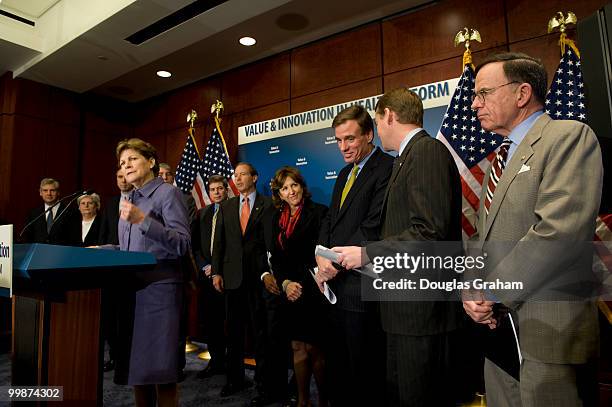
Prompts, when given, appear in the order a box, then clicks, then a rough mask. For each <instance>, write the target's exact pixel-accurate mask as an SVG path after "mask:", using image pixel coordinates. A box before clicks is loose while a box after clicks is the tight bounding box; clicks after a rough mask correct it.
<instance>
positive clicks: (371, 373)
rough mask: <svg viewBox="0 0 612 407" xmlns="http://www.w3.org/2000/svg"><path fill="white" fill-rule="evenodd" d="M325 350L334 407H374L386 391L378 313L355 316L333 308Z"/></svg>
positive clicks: (373, 311)
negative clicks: (329, 339) (328, 338)
mask: <svg viewBox="0 0 612 407" xmlns="http://www.w3.org/2000/svg"><path fill="white" fill-rule="evenodd" d="M331 326H332V336H331V341H330V343H329V344H328V346H326V349H325V351H326V366H327V369H328V374H327V377H328V381H329V386H328V387H329V391H330V401H331V404H332V405H333V406H348V405H350V406H362V405H363V406H366V405H367V406H375V405H380V404H381V396H382V395H383V393H384V391H383V389H384V374H385V368H384V366H385V339H384V334H383V332H382V329H381V327H380V317H379V314H378V310H377V309H374V308H373V309H371V310H368V311H365V312H354V311H347V310H343V309H340V308H338V307H332V309H331Z"/></svg>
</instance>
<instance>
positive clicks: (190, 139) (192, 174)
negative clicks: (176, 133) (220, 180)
mask: <svg viewBox="0 0 612 407" xmlns="http://www.w3.org/2000/svg"><path fill="white" fill-rule="evenodd" d="M201 168H202V160H201V159H200V153H199V152H198V147H197V146H196V142H195V138H194V136H193V129H192V128H190V129H189V134H188V135H187V142H186V143H185V148H184V149H183V154H182V155H181V161H180V162H179V165H178V167H177V168H176V176H175V177H174V182H175V184H176V186H177V187H179V188H180V190H181V191H183V193H185V194H192V195H193V196H194V198H196V205H197V204H198V197H197V191H195V189H196V184H195V179H196V176H197V174H198V172H199V171H200V169H201Z"/></svg>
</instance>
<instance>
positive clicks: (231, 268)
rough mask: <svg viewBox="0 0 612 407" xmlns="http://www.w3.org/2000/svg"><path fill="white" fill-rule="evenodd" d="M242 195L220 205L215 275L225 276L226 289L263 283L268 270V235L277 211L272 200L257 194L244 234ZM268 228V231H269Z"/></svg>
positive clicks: (214, 252) (214, 258) (216, 231)
mask: <svg viewBox="0 0 612 407" xmlns="http://www.w3.org/2000/svg"><path fill="white" fill-rule="evenodd" d="M239 206H240V196H237V197H233V198H230V199H229V200H227V201H225V202H223V203H221V207H220V208H219V214H218V215H217V227H216V228H215V246H214V248H213V263H212V267H213V273H214V274H218V275H220V276H222V277H223V283H224V287H225V289H226V290H232V289H237V288H240V286H241V285H243V284H245V285H246V287H253V286H256V285H257V284H261V282H260V277H261V274H262V273H264V272H265V271H269V267H268V259H267V254H266V252H267V247H266V235H267V234H268V231H269V225H270V224H271V221H272V214H273V212H274V210H273V207H272V200H271V199H270V198H269V197H265V196H263V195H260V194H259V193H257V194H256V195H255V204H254V205H253V210H252V211H251V215H250V216H249V223H248V224H247V227H246V230H245V234H244V236H243V235H242V229H241V228H240V216H239V212H238V208H239ZM266 229H267V230H266Z"/></svg>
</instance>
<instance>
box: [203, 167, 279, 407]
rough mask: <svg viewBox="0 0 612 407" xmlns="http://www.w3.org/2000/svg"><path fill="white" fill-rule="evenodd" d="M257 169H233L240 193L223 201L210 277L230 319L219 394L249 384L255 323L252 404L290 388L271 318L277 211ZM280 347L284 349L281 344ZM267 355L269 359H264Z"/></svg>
mask: <svg viewBox="0 0 612 407" xmlns="http://www.w3.org/2000/svg"><path fill="white" fill-rule="evenodd" d="M257 178H258V173H257V171H256V170H255V168H253V166H252V165H251V164H248V163H239V164H238V165H237V166H236V169H235V170H234V179H235V184H236V188H237V189H238V191H239V192H240V195H239V196H237V197H233V198H231V199H229V200H227V201H225V202H223V203H222V204H221V208H220V209H219V211H220V212H219V214H218V217H217V226H216V228H215V245H214V247H213V265H212V276H213V277H212V278H213V285H214V287H215V289H217V291H220V292H221V291H225V294H226V299H227V302H226V304H227V324H228V339H229V342H228V353H227V359H228V366H227V384H226V385H225V387H223V389H222V390H221V396H222V397H225V396H229V395H231V394H233V393H235V392H237V391H239V390H240V389H242V388H244V387H245V378H244V363H243V359H244V338H245V327H246V326H247V325H250V326H251V327H253V338H254V342H255V359H256V363H257V367H256V373H255V379H256V382H258V383H257V384H258V391H259V396H258V397H256V398H255V399H253V400H252V401H251V405H252V406H259V405H265V404H268V403H270V402H271V401H275V400H280V399H282V398H284V396H285V395H284V393H285V392H286V388H287V367H286V365H285V362H286V358H287V354H286V353H285V352H284V350H283V349H282V348H283V346H282V344H280V343H276V339H277V338H278V336H277V335H276V332H273V330H274V329H277V328H278V324H277V323H276V322H277V321H274V320H270V319H273V318H270V317H271V316H273V315H274V312H273V311H274V308H275V307H276V306H278V302H279V300H280V289H279V287H278V284H277V282H276V280H275V279H274V276H273V275H272V274H270V272H269V266H268V259H267V245H266V236H267V233H268V231H269V229H270V225H271V219H272V214H273V207H272V201H271V200H270V198H268V197H264V196H263V195H260V194H259V193H257V191H256V190H255V183H256V182H257ZM279 346H280V348H281V349H279ZM264 355H265V359H264Z"/></svg>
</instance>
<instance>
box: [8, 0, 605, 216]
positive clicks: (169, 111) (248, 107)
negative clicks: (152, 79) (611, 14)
mask: <svg viewBox="0 0 612 407" xmlns="http://www.w3.org/2000/svg"><path fill="white" fill-rule="evenodd" d="M606 3H607V2H606V1H605V0H582V1H580V2H570V1H567V0H565V1H556V0H540V1H537V2H533V1H527V0H490V1H487V2H478V3H474V2H471V3H470V2H464V1H459V0H445V1H440V2H439V3H435V4H433V5H431V6H428V7H425V8H422V9H419V10H417V11H414V12H411V13H407V14H403V15H397V16H393V17H390V18H387V19H384V20H380V21H375V22H372V23H370V24H367V25H365V26H362V27H359V28H356V29H353V30H350V31H347V32H343V33H340V34H337V35H334V36H331V37H329V38H325V39H322V40H320V41H316V42H314V43H311V44H308V45H305V46H303V47H299V48H296V49H293V50H290V51H287V52H283V53H280V54H278V55H275V56H272V57H269V58H266V59H264V60H261V61H258V62H255V63H252V64H249V65H246V66H243V67H240V68H237V69H233V70H231V71H228V72H225V73H222V74H219V75H217V76H215V77H212V78H208V79H205V80H202V81H199V82H197V83H194V84H191V85H188V86H185V87H183V88H181V89H178V90H175V91H172V92H168V93H165V94H163V95H161V96H158V97H154V98H151V99H148V100H145V101H142V102H140V103H137V104H133V105H126V104H124V103H121V102H118V101H113V100H108V99H101V98H96V97H85V96H83V95H75V94H73V93H70V92H66V91H62V90H59V89H55V88H52V87H49V86H45V85H41V84H37V83H34V82H31V81H27V80H13V79H11V78H10V77H9V76H7V75H5V76H4V77H2V78H1V80H0V131H1V132H2V133H1V136H2V138H1V144H0V171H1V174H2V178H3V180H6V182H2V183H0V218H7V219H9V220H11V221H13V222H16V223H17V224H20V222H21V221H22V220H23V217H24V216H25V213H26V211H27V209H28V208H29V207H31V206H33V205H35V204H38V203H39V197H38V182H39V181H40V179H41V178H42V177H44V176H53V177H56V178H58V179H59V180H60V181H61V182H62V190H63V191H65V192H66V193H68V192H71V191H73V190H75V189H76V188H78V187H86V188H94V189H96V190H98V191H99V192H100V193H101V194H102V195H110V194H113V193H115V185H114V169H115V157H114V147H115V145H116V143H117V141H118V140H120V139H122V138H125V137H131V136H136V137H141V138H143V139H146V140H147V141H150V142H151V143H153V144H154V145H155V146H156V147H157V149H158V150H159V155H160V159H161V160H163V161H167V162H168V163H169V164H171V165H172V166H176V165H177V164H178V161H179V159H180V155H181V152H182V150H183V147H184V143H185V138H186V135H187V123H186V116H187V114H188V113H189V111H190V110H191V109H192V108H194V109H196V111H197V112H198V114H199V115H200V118H199V121H198V123H197V124H196V126H197V127H196V137H197V141H198V145H199V146H200V147H201V148H203V147H204V146H205V143H206V141H207V140H208V137H209V135H210V134H211V131H212V128H213V125H214V124H213V121H212V119H211V117H210V114H209V112H210V106H211V104H212V103H214V101H215V100H216V99H220V100H222V101H223V103H224V104H225V113H224V115H223V122H222V125H221V127H222V131H223V134H224V135H225V139H226V142H227V145H228V149H229V152H230V155H231V158H232V160H235V159H236V151H237V135H238V127H239V126H242V125H245V124H248V123H252V122H257V121H261V120H268V119H272V118H275V117H278V116H283V115H288V114H293V113H298V112H302V111H306V110H310V109H314V108H316V107H320V106H326V105H330V104H335V103H340V102H344V101H348V100H353V99H358V98H362V97H366V96H371V95H375V94H379V93H383V92H384V91H385V90H389V89H392V88H394V87H397V86H415V85H420V84H424V83H429V82H434V81H440V80H444V79H449V78H453V77H457V76H459V74H460V72H461V55H462V53H463V48H462V47H457V48H455V47H453V44H452V41H453V38H454V35H455V33H456V32H457V31H458V30H459V29H461V28H463V27H466V26H467V27H473V28H477V29H478V30H479V31H480V33H481V35H482V38H483V42H482V44H479V43H473V49H474V62H475V63H478V62H479V61H481V60H482V59H483V58H484V57H485V56H487V55H488V54H490V53H492V52H496V51H503V50H513V51H522V52H526V53H528V54H531V55H533V56H537V57H540V58H542V60H543V61H544V63H545V64H546V67H547V69H548V71H549V75H550V77H551V78H552V73H553V71H554V70H555V69H556V66H557V64H558V62H559V57H560V54H559V48H558V46H557V45H556V44H557V41H558V34H552V35H548V34H546V27H547V22H548V19H549V18H550V17H551V16H553V15H554V13H555V12H557V11H568V10H572V11H574V12H575V13H576V15H577V16H578V18H579V19H580V18H583V17H586V16H588V15H590V14H592V13H593V12H594V11H595V10H597V9H598V8H600V7H602V6H603V5H604V4H606ZM570 37H574V38H575V33H573V32H571V31H570ZM16 196H18V197H19V202H20V204H19V205H15V204H14V202H15V201H14V197H16ZM103 198H104V196H103Z"/></svg>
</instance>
